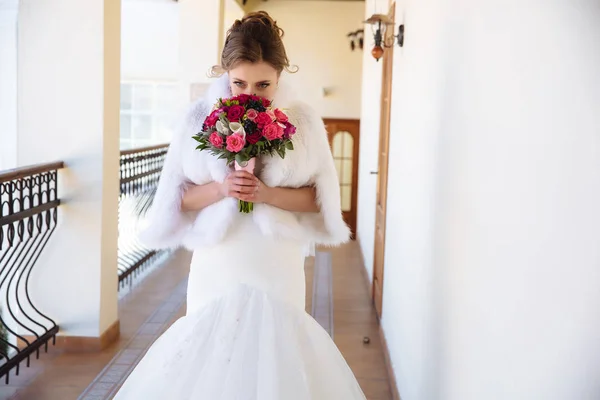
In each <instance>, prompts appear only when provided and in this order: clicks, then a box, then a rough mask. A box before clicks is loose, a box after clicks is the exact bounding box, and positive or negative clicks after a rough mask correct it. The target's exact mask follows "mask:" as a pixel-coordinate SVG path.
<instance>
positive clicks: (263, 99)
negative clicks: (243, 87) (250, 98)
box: [261, 97, 271, 107]
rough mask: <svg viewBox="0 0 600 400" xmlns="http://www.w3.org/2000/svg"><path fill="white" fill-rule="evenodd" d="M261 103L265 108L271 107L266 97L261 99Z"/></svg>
mask: <svg viewBox="0 0 600 400" xmlns="http://www.w3.org/2000/svg"><path fill="white" fill-rule="evenodd" d="M261 101H262V104H263V106H265V107H269V106H270V105H271V101H270V100H268V99H265V98H264V97H263V98H261Z"/></svg>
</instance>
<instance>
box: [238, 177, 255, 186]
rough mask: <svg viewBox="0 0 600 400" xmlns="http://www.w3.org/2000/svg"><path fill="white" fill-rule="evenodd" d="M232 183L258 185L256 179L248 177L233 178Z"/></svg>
mask: <svg viewBox="0 0 600 400" xmlns="http://www.w3.org/2000/svg"><path fill="white" fill-rule="evenodd" d="M233 183H234V184H235V185H239V186H258V181H257V180H256V179H250V178H234V179H233Z"/></svg>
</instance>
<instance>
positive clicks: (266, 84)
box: [258, 83, 271, 89]
mask: <svg viewBox="0 0 600 400" xmlns="http://www.w3.org/2000/svg"><path fill="white" fill-rule="evenodd" d="M269 86H271V84H270V83H261V84H260V85H258V87H259V88H261V89H266V88H268V87H269Z"/></svg>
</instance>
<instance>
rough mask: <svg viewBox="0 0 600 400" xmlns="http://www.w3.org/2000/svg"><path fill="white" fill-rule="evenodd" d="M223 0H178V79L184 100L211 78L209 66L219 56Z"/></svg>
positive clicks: (223, 10) (217, 59)
mask: <svg viewBox="0 0 600 400" xmlns="http://www.w3.org/2000/svg"><path fill="white" fill-rule="evenodd" d="M224 12H225V3H224V0H180V1H179V13H180V14H179V15H180V24H179V79H180V84H181V91H182V98H183V101H186V102H189V100H190V96H191V91H192V90H193V89H194V87H196V85H200V86H201V87H202V86H203V85H204V84H207V83H209V82H210V79H209V78H208V76H207V73H208V71H209V69H210V68H211V67H212V66H213V65H215V64H218V63H219V61H220V59H221V47H220V45H219V44H220V41H221V38H222V36H223V19H224Z"/></svg>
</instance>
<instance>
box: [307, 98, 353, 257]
mask: <svg viewBox="0 0 600 400" xmlns="http://www.w3.org/2000/svg"><path fill="white" fill-rule="evenodd" d="M296 113H297V117H298V121H299V122H300V123H301V124H305V126H303V127H302V129H303V130H304V131H305V132H306V136H305V139H304V141H305V145H306V148H307V151H308V157H309V159H310V160H312V162H313V163H314V165H315V169H314V173H313V176H312V177H311V182H312V183H313V184H314V186H315V188H316V192H317V204H318V205H319V208H320V212H318V213H301V214H299V215H298V219H299V222H300V224H301V225H302V226H303V227H304V228H305V229H306V230H307V231H308V232H307V233H308V235H309V237H311V242H312V243H313V244H322V245H329V246H336V245H340V244H342V243H345V242H347V241H348V240H349V239H350V229H349V228H348V225H346V223H345V222H344V219H343V217H342V210H341V208H342V207H341V199H340V183H339V180H338V174H337V171H336V169H335V163H334V161H333V156H332V154H331V148H330V146H329V140H328V137H327V130H326V129H325V125H324V123H323V120H322V119H321V118H320V117H319V115H318V114H317V113H316V111H314V110H313V109H312V108H311V107H310V106H308V105H306V104H299V105H297V106H296Z"/></svg>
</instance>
